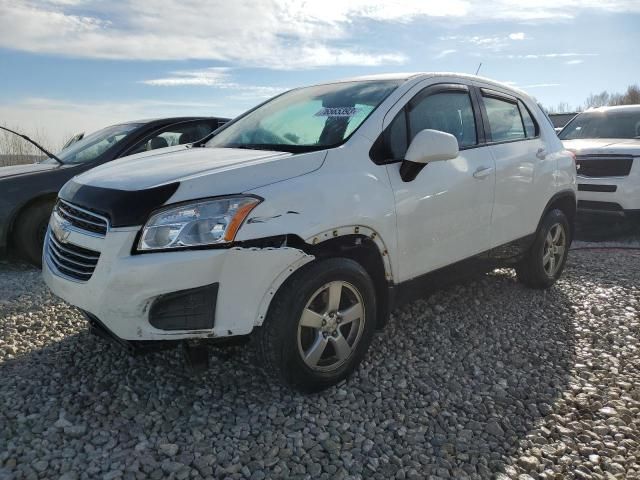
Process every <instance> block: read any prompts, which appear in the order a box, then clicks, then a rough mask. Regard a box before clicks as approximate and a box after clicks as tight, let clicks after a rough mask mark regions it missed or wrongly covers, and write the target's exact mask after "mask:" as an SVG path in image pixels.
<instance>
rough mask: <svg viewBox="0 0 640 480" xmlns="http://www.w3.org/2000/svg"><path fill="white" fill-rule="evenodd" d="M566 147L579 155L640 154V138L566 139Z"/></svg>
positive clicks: (564, 143) (564, 142)
mask: <svg viewBox="0 0 640 480" xmlns="http://www.w3.org/2000/svg"><path fill="white" fill-rule="evenodd" d="M562 144H563V145H564V148H566V149H567V150H571V151H573V152H575V153H576V154H577V155H595V154H600V155H601V154H607V155H634V156H640V139H633V138H629V139H620V138H585V139H577V140H564V141H563V142H562Z"/></svg>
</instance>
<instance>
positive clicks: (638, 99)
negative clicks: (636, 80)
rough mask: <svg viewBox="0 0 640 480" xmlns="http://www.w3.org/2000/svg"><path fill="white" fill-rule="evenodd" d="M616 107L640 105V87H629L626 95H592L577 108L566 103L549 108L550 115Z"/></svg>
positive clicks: (606, 93)
mask: <svg viewBox="0 0 640 480" xmlns="http://www.w3.org/2000/svg"><path fill="white" fill-rule="evenodd" d="M616 105H640V87H639V86H638V85H637V84H636V85H629V86H628V87H627V91H626V92H624V93H609V92H608V91H606V90H603V91H602V92H600V93H592V94H591V95H589V96H588V97H587V99H586V100H585V102H584V104H583V105H578V106H577V107H575V108H572V107H570V106H569V104H568V103H566V102H561V103H559V104H558V105H555V106H552V107H549V108H548V112H549V113H568V112H582V111H583V110H586V109H588V108H597V107H613V106H616Z"/></svg>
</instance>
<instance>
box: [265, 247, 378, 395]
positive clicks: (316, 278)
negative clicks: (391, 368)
mask: <svg viewBox="0 0 640 480" xmlns="http://www.w3.org/2000/svg"><path fill="white" fill-rule="evenodd" d="M375 315H376V307H375V296H374V287H373V283H372V281H371V278H370V277H369V275H368V274H367V272H366V271H365V270H364V269H363V268H362V267H361V266H360V265H359V264H358V263H357V262H355V261H353V260H350V259H346V258H333V259H328V260H322V261H318V262H314V263H312V264H309V265H307V266H305V267H303V268H302V269H301V270H299V271H298V272H296V273H294V274H293V275H292V276H291V277H290V278H289V279H288V280H287V282H285V284H284V285H283V286H282V287H281V288H280V290H279V291H278V294H277V295H276V298H275V299H274V300H273V302H272V305H271V308H270V309H269V314H268V316H267V319H266V320H265V322H264V324H263V325H262V327H261V328H260V329H259V330H258V332H256V338H257V342H258V353H259V357H260V360H261V365H262V367H263V368H264V370H265V371H266V373H268V374H270V375H272V376H275V377H276V378H278V379H279V380H281V381H284V383H287V384H289V385H291V386H293V387H295V388H298V389H300V390H302V391H306V392H312V391H318V390H322V389H324V388H327V387H329V386H331V385H334V384H336V383H338V382H340V381H342V380H343V379H345V378H347V377H348V376H349V375H350V374H351V373H352V372H353V371H354V370H355V369H356V367H357V366H358V365H359V363H360V362H361V361H362V359H363V357H364V355H365V354H366V352H367V349H368V348H369V344H370V343H371V339H372V337H373V334H374V331H375V325H376V318H375Z"/></svg>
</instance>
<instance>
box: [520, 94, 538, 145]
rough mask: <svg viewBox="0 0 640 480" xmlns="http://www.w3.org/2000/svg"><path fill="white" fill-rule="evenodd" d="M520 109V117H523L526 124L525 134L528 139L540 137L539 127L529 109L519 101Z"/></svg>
mask: <svg viewBox="0 0 640 480" xmlns="http://www.w3.org/2000/svg"><path fill="white" fill-rule="evenodd" d="M518 107H519V108H520V115H522V123H524V132H525V134H526V135H527V138H534V137H536V136H537V135H538V125H537V124H536V122H535V120H534V119H533V117H532V116H531V113H530V112H529V109H528V108H527V107H526V105H525V104H524V103H522V102H521V101H520V100H518Z"/></svg>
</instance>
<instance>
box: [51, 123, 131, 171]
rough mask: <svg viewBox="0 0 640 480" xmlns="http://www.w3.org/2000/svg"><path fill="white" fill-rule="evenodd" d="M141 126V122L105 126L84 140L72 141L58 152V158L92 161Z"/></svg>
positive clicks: (76, 161)
mask: <svg viewBox="0 0 640 480" xmlns="http://www.w3.org/2000/svg"><path fill="white" fill-rule="evenodd" d="M139 126H140V124H139V123H126V124H122V125H112V126H111V127H106V128H103V129H102V130H98V131H97V132H94V133H92V134H91V135H87V136H86V137H84V138H83V139H82V140H79V141H77V142H75V143H72V144H71V145H70V146H69V147H67V148H65V149H64V150H62V151H61V152H60V153H59V154H58V158H60V160H62V161H63V162H64V163H85V162H91V161H93V160H95V159H96V158H98V157H99V156H100V155H102V154H103V153H104V152H105V151H107V149H109V148H111V147H113V146H114V145H115V144H117V143H118V142H121V141H122V140H123V139H124V138H125V137H126V136H127V135H129V134H130V133H131V132H132V131H133V130H135V129H136V128H138V127H139Z"/></svg>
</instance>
